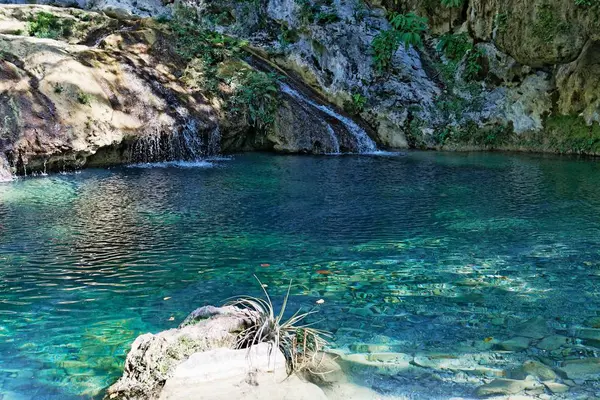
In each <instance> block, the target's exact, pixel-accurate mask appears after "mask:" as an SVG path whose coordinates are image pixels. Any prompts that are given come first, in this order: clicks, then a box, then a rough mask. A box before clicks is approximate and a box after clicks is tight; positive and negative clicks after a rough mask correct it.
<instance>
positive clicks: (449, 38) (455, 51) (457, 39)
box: [437, 33, 473, 61]
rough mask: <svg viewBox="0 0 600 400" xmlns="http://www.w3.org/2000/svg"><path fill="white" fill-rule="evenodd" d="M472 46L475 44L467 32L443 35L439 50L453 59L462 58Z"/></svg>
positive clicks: (458, 59) (438, 46)
mask: <svg viewBox="0 0 600 400" xmlns="http://www.w3.org/2000/svg"><path fill="white" fill-rule="evenodd" d="M472 48H473V44H472V43H471V41H470V40H469V35H467V34H466V33H460V34H454V35H453V34H450V33H447V34H445V35H442V36H441V37H440V41H439V43H438V45H437V50H438V51H442V52H443V53H444V54H445V55H446V57H447V58H448V59H450V60H452V61H460V60H462V59H463V57H464V56H465V54H466V53H467V52H468V51H470V50H471V49H472Z"/></svg>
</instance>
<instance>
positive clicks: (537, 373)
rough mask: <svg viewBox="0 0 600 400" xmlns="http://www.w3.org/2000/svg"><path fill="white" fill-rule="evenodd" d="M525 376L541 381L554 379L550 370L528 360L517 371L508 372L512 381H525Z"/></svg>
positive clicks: (554, 375)
mask: <svg viewBox="0 0 600 400" xmlns="http://www.w3.org/2000/svg"><path fill="white" fill-rule="evenodd" d="M527 376H534V377H536V378H539V379H540V380H541V381H553V380H555V379H556V373H555V372H554V371H553V370H552V368H550V367H548V366H546V365H544V364H542V363H540V362H538V361H533V360H528V361H525V362H524V363H523V365H522V366H521V367H519V368H517V369H514V370H512V371H511V372H510V377H511V378H512V379H525V378H527Z"/></svg>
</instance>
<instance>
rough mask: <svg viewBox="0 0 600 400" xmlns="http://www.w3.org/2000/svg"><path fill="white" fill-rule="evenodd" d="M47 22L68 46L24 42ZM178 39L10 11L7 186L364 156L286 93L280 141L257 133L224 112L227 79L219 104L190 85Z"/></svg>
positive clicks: (57, 40) (79, 17)
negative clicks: (244, 160) (71, 172)
mask: <svg viewBox="0 0 600 400" xmlns="http://www.w3.org/2000/svg"><path fill="white" fill-rule="evenodd" d="M140 6H141V3H140ZM40 13H49V14H52V15H53V18H56V19H57V20H58V21H61V22H60V23H61V24H62V26H68V27H69V32H68V35H67V34H66V33H64V34H63V33H60V34H55V35H54V36H53V37H54V39H45V38H38V37H30V36H27V35H25V34H24V32H26V31H28V29H29V22H28V21H30V20H32V19H33V18H35V17H36V16H37V15H40ZM171 35H172V33H171V32H170V31H169V30H168V29H167V28H166V26H164V25H161V24H159V23H157V22H154V21H153V20H149V19H146V20H129V21H119V20H116V19H114V18H110V17H107V16H105V15H100V14H96V13H93V12H86V11H81V10H74V9H59V8H55V7H48V6H5V7H3V8H2V9H1V10H0V54H1V55H2V57H1V59H0V78H1V79H0V118H1V119H2V121H3V125H2V127H1V128H0V154H1V155H2V156H1V158H0V171H1V177H2V179H3V180H6V179H8V177H9V173H8V172H7V171H10V173H11V175H12V174H24V175H27V174H28V173H32V172H46V171H57V170H64V169H77V168H82V167H84V166H106V165H114V164H122V163H128V162H155V161H165V160H167V161H169V160H191V159H196V158H198V157H202V156H210V155H214V154H215V153H217V152H219V151H224V152H233V151H240V150H242V151H246V150H274V151H279V152H285V153H298V152H300V153H325V152H326V153H329V152H339V151H356V150H357V147H358V146H359V143H358V142H357V141H356V137H355V135H353V134H351V133H352V132H351V131H350V130H348V129H347V127H345V126H344V124H343V123H342V121H341V120H340V118H342V119H343V118H344V117H341V116H340V117H333V118H332V115H331V113H329V114H327V113H323V112H321V111H319V110H318V109H316V108H315V107H312V106H310V105H307V104H306V103H302V102H299V101H298V100H297V99H294V98H293V97H291V96H289V95H286V94H284V93H282V94H281V95H280V96H281V98H282V101H281V105H280V106H279V107H278V109H277V111H276V113H275V116H276V118H275V120H276V123H275V124H274V126H273V129H268V130H266V132H262V131H258V130H257V129H255V128H253V127H252V126H250V124H249V121H248V119H247V118H246V116H245V115H244V113H240V112H239V111H237V110H236V109H234V107H232V106H230V105H229V104H228V103H227V99H228V97H231V92H232V91H234V90H235V85H234V84H233V83H228V81H227V79H228V78H223V79H222V80H221V83H219V85H220V86H219V88H218V95H216V96H215V94H214V92H211V94H210V95H209V94H207V90H206V88H205V87H203V86H202V85H197V84H190V83H189V81H188V80H186V79H188V78H187V77H186V74H188V72H187V71H188V69H190V65H189V63H188V62H187V61H186V60H184V59H183V58H182V57H181V56H180V55H179V54H178V53H177V51H176V49H175V48H174V47H175V44H174V43H173V42H174V41H173V37H172V36H171ZM238 64H240V65H242V64H243V65H242V67H243V68H245V69H250V70H251V69H252V68H251V67H250V66H248V65H247V64H244V63H238ZM232 65H237V64H235V63H233V64H232ZM240 68H241V67H240ZM223 69H226V68H223ZM238 72H239V71H236V70H234V71H230V72H229V73H230V74H231V75H233V76H234V75H235V74H236V73H238ZM289 84H290V85H291V83H289ZM327 110H332V108H327ZM336 115H337V114H336ZM365 135H366V133H365ZM369 140H370V139H369Z"/></svg>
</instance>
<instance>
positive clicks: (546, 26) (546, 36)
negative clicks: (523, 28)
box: [533, 4, 569, 42]
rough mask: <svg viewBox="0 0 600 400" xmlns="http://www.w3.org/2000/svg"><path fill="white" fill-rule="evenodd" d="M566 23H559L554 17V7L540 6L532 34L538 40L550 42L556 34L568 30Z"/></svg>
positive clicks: (556, 17)
mask: <svg viewBox="0 0 600 400" xmlns="http://www.w3.org/2000/svg"><path fill="white" fill-rule="evenodd" d="M568 29H569V27H568V25H567V23H566V22H564V21H561V20H560V18H559V17H558V16H557V15H556V12H555V10H554V7H553V6H551V5H550V4H542V5H541V6H539V7H538V9H537V13H536V19H535V22H534V24H533V34H534V35H535V36H536V37H537V38H538V39H540V40H543V41H547V42H551V41H553V40H554V37H555V36H556V34H557V33H560V32H564V31H565V30H568Z"/></svg>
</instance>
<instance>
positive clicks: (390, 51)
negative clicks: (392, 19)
mask: <svg viewBox="0 0 600 400" xmlns="http://www.w3.org/2000/svg"><path fill="white" fill-rule="evenodd" d="M398 46H399V43H398V35H397V33H396V32H395V31H394V30H392V29H390V30H387V31H382V32H379V33H378V34H377V36H375V38H374V39H373V42H371V48H372V49H373V62H374V64H375V69H376V70H377V71H378V72H380V73H381V72H383V71H388V70H389V69H390V68H391V66H392V57H393V56H394V52H395V51H396V50H397V49H398Z"/></svg>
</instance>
